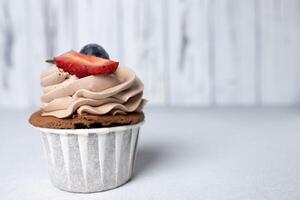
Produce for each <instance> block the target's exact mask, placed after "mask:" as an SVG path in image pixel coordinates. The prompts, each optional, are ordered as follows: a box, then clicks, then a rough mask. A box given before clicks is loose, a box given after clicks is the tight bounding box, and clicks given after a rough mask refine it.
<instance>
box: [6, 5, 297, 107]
mask: <svg viewBox="0 0 300 200" xmlns="http://www.w3.org/2000/svg"><path fill="white" fill-rule="evenodd" d="M0 9H1V10H0V106H1V107H22V108H25V107H33V106H38V104H39V96H40V87H39V74H40V73H41V71H42V70H43V69H44V68H46V67H47V64H46V63H44V60H45V59H46V58H47V57H51V56H53V55H58V54H61V53H64V52H66V51H68V50H70V49H75V50H79V49H80V48H81V47H82V46H83V45H85V44H86V43H89V42H95V43H99V44H101V45H103V46H104V47H105V48H106V49H107V51H108V52H109V53H110V55H111V57H112V58H113V59H116V60H119V61H121V63H123V64H124V65H128V66H131V67H132V68H134V69H135V70H136V71H137V74H138V75H139V76H140V77H141V78H142V80H143V81H144V83H145V87H146V88H145V95H146V97H147V98H148V99H149V100H150V104H156V105H157V104H158V105H176V106H177V105H185V106H186V105H199V106H214V105H273V104H276V105H277V104H280V105H286V104H298V103H299V102H300V87H299V85H300V64H299V63H300V0H247V1H246V0H245V1H241V0H0Z"/></svg>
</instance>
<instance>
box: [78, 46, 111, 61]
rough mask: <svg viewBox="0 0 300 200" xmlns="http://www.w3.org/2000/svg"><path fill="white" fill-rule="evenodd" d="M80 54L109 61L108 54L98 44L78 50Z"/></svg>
mask: <svg viewBox="0 0 300 200" xmlns="http://www.w3.org/2000/svg"><path fill="white" fill-rule="evenodd" d="M80 53H82V54H86V55H93V56H97V57H100V58H104V59H109V55H108V53H107V52H106V51H105V50H104V48H103V47H101V46H100V45H98V44H87V45H85V46H84V47H83V48H82V49H81V50H80Z"/></svg>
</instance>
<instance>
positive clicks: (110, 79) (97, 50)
mask: <svg viewBox="0 0 300 200" xmlns="http://www.w3.org/2000/svg"><path fill="white" fill-rule="evenodd" d="M47 62H49V63H52V65H51V66H50V67H48V68H47V69H46V70H45V71H44V72H43V73H42V75H41V81H40V84H41V87H42V91H43V94H42V97H41V106H40V110H39V111H37V112H35V113H33V114H32V115H31V117H30V119H29V122H30V123H31V124H32V125H33V126H34V127H36V128H38V129H39V130H40V133H41V137H42V141H43V144H44V149H45V152H46V156H47V160H48V171H49V174H50V178H51V181H52V183H53V185H54V186H56V187H57V188H59V189H61V190H65V191H70V192H82V193H89V192H99V191H104V190H109V189H113V188H116V187H118V186H120V185H122V184H124V183H126V182H127V181H128V180H130V178H131V177H132V172H133V166H134V161H135V157H136V152H137V142H138V136H139V130H140V126H141V124H142V123H143V121H144V113H143V111H142V110H143V107H144V104H145V102H146V101H145V100H144V99H143V83H142V82H141V80H140V79H139V78H138V77H137V76H136V74H135V73H134V71H133V70H131V69H130V68H128V67H125V66H122V65H119V63H118V62H116V61H113V60H110V59H109V55H108V54H107V52H106V51H105V50H104V49H103V48H102V47H101V46H99V45H96V44H89V45H86V46H85V47H83V48H82V50H81V51H80V52H76V51H69V52H67V53H65V54H63V55H60V56H57V57H54V58H53V59H50V60H47Z"/></svg>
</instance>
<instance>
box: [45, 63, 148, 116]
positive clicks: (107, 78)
mask: <svg viewBox="0 0 300 200" xmlns="http://www.w3.org/2000/svg"><path fill="white" fill-rule="evenodd" d="M41 86H42V91H43V95H42V97H41V110H42V116H54V117H57V118H66V117H69V116H71V115H72V114H74V113H76V112H77V113H78V114H82V113H88V114H95V115H105V114H112V115H116V114H126V113H130V112H141V111H142V109H143V106H144V104H145V102H146V101H145V100H144V99H143V98H142V96H143V89H144V85H143V83H142V82H141V81H140V79H139V78H138V77H137V76H136V75H135V73H134V72H133V71H132V70H131V69H130V68H127V67H123V66H119V67H118V69H117V70H116V71H115V72H114V73H112V74H109V75H92V76H87V77H84V78H78V77H76V76H73V75H70V74H69V73H67V72H64V71H62V70H60V69H58V68H57V67H56V66H55V65H53V66H51V67H49V68H48V69H46V71H45V72H43V73H42V75H41Z"/></svg>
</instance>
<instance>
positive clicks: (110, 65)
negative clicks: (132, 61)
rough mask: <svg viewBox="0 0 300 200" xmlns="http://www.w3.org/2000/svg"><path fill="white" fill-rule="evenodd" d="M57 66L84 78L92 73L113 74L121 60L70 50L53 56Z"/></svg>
mask: <svg viewBox="0 0 300 200" xmlns="http://www.w3.org/2000/svg"><path fill="white" fill-rule="evenodd" d="M53 63H55V64H56V66H57V67H58V68H60V69H62V70H64V71H65V72H68V73H69V74H72V75H76V76H77V77H78V78H83V77H86V76H90V75H98V74H111V73H113V72H115V71H116V70H117V68H118V65H119V62H115V61H112V60H107V59H104V58H99V57H96V56H91V55H85V54H81V53H78V52H76V51H69V52H67V53H65V54H62V55H60V56H57V57H54V58H53Z"/></svg>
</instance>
